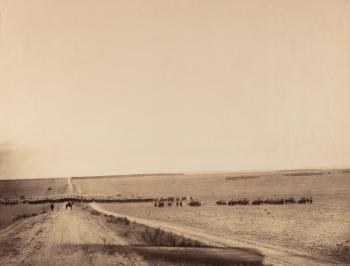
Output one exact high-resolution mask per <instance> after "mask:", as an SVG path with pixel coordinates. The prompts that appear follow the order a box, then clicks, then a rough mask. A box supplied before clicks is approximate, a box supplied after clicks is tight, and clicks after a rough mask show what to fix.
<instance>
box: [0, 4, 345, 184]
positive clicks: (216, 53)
mask: <svg viewBox="0 0 350 266" xmlns="http://www.w3.org/2000/svg"><path fill="white" fill-rule="evenodd" d="M349 47H350V2H349V1H345V0H334V1H331V0H319V1H316V0H310V1H278V0H265V1H264V0H263V1H261V0H251V1H243V0H238V1H229V0H220V1H206V0H204V1H203V0H202V1H200V0H190V1H187V0H186V1H185V0H180V1H168V0H157V1H156V0H150V1H141V0H138V1H136V0H132V1H107V0H102V1H93V0H88V1H82V0H72V1H58V0H53V1H44V0H35V1H25V0H0V118H1V119H0V122H1V123H0V178H17V177H21V178H33V177H55V176H84V175H109V174H129V173H157V172H158V173H159V172H167V173H169V172H191V171H240V170H246V171H249V170H265V169H297V168H343V167H350V138H349V136H350V104H349V99H350V75H349V73H350V49H349Z"/></svg>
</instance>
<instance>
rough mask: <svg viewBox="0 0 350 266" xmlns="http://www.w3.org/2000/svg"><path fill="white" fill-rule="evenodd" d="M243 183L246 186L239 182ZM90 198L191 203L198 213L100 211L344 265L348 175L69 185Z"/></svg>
mask: <svg viewBox="0 0 350 266" xmlns="http://www.w3.org/2000/svg"><path fill="white" fill-rule="evenodd" d="M245 176H247V178H245ZM73 182H74V183H76V184H78V185H79V187H80V188H81V190H82V191H84V192H86V193H96V194H106V193H107V194H108V193H110V194H115V193H125V194H128V193H130V194H139V195H142V196H170V195H171V196H173V195H175V196H182V195H184V196H189V195H191V196H193V197H195V198H198V199H199V200H201V201H202V203H203V205H202V207H200V208H191V207H188V206H185V207H183V208H176V207H171V208H163V209H162V208H154V207H153V204H152V203H138V204H106V205H103V207H104V208H106V209H108V210H114V211H116V212H118V213H121V214H125V215H130V216H134V217H138V218H146V219H152V220H157V221H162V222H167V223H172V224H177V225H183V226H188V227H192V228H196V229H197V230H202V231H203V232H207V233H210V234H213V235H217V236H221V237H225V238H233V239H240V240H242V241H254V242H258V243H261V244H263V245H271V246H277V247H282V248H287V249H293V250H299V251H307V252H308V253H309V254H311V255H312V256H315V257H327V258H328V259H330V260H334V261H340V262H344V261H347V260H349V259H350V255H349V241H350V208H349V207H350V173H349V171H347V170H332V171H329V170H327V171H326V170H323V171H321V170H317V171H316V170H310V171H305V170H304V171H280V172H270V173H246V174H244V175H242V174H228V173H225V174H197V175H194V174H193V175H179V176H145V177H142V176H134V177H118V178H112V177H109V178H99V179H75V180H74V181H73ZM289 196H295V197H300V196H312V197H313V199H314V203H313V204H312V205H285V206H284V205H282V206H277V205H276V206H271V205H264V206H235V207H229V206H216V205H215V201H216V200H217V199H220V198H223V199H230V198H239V197H247V198H249V199H254V198H258V197H262V198H266V197H289Z"/></svg>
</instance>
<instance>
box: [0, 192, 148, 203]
mask: <svg viewBox="0 0 350 266" xmlns="http://www.w3.org/2000/svg"><path fill="white" fill-rule="evenodd" d="M67 201H69V202H82V203H92V202H95V203H131V202H150V201H154V198H150V197H141V196H136V195H122V194H118V195H112V196H101V195H87V194H84V195H78V194H69V195H54V196H42V197H31V198H25V197H23V196H22V197H21V198H17V199H8V198H5V199H0V204H1V205H18V204H47V203H62V202H67Z"/></svg>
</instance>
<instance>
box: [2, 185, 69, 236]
mask: <svg viewBox="0 0 350 266" xmlns="http://www.w3.org/2000/svg"><path fill="white" fill-rule="evenodd" d="M49 188H50V189H49ZM66 190H67V179H65V178H57V179H56V178H55V179H53V178H51V179H20V180H0V198H2V199H3V198H11V199H14V198H20V197H21V196H25V197H36V196H48V195H57V194H62V193H65V192H66ZM47 210H48V205H47V204H44V205H40V204H39V205H29V204H20V205H13V206H6V205H0V230H1V229H3V228H5V227H7V226H9V225H10V224H12V223H14V222H15V221H17V220H18V219H20V218H24V217H26V216H35V215H37V214H40V213H42V212H44V211H47Z"/></svg>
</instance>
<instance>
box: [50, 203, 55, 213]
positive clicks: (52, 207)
mask: <svg viewBox="0 0 350 266" xmlns="http://www.w3.org/2000/svg"><path fill="white" fill-rule="evenodd" d="M50 209H51V211H53V210H54V209H55V204H53V203H51V204H50Z"/></svg>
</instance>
